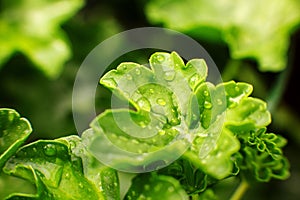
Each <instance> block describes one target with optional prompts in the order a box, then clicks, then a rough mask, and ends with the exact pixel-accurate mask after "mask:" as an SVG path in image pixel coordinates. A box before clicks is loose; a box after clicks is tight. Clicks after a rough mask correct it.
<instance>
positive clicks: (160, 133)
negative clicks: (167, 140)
mask: <svg viewBox="0 0 300 200" xmlns="http://www.w3.org/2000/svg"><path fill="white" fill-rule="evenodd" d="M158 134H159V135H165V134H166V131H164V130H159V131H158Z"/></svg>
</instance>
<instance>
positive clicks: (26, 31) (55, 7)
mask: <svg viewBox="0 0 300 200" xmlns="http://www.w3.org/2000/svg"><path fill="white" fill-rule="evenodd" d="M82 6H83V1H82V0H71V1H67V0H55V1H51V2H50V1H46V0H38V1H34V0H29V1H28V0H26V1H25V0H18V1H14V2H11V1H8V0H4V1H1V8H2V9H1V13H0V43H1V47H0V66H1V65H3V64H4V63H5V62H6V61H7V60H8V59H9V57H10V56H12V54H13V53H15V52H16V51H20V52H22V53H23V54H24V55H25V56H27V57H28V58H29V59H30V60H31V61H32V62H33V63H34V65H35V66H36V67H37V68H38V69H40V70H41V71H42V72H43V73H45V75H47V76H49V77H52V78H54V77H57V76H58V75H59V74H60V72H61V71H62V67H63V65H64V63H65V62H66V61H67V60H68V59H69V58H70V57H71V50H70V47H69V44H68V41H67V38H66V35H65V33H64V32H63V30H62V29H61V27H60V26H61V24H62V23H63V22H65V21H66V20H68V19H69V18H70V17H72V16H73V15H74V14H75V13H76V12H77V11H78V10H79V9H80V8H81V7H82Z"/></svg>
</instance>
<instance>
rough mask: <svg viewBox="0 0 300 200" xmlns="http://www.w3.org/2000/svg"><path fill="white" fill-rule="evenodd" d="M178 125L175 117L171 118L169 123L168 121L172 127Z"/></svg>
mask: <svg viewBox="0 0 300 200" xmlns="http://www.w3.org/2000/svg"><path fill="white" fill-rule="evenodd" d="M179 123H180V121H179V119H178V118H176V117H174V118H172V119H171V121H170V124H171V125H172V126H175V125H177V124H179Z"/></svg>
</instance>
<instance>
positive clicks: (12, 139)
mask: <svg viewBox="0 0 300 200" xmlns="http://www.w3.org/2000/svg"><path fill="white" fill-rule="evenodd" d="M31 131H32V129H31V125H30V123H29V122H28V121H27V119H25V118H21V117H20V115H19V113H17V112H16V111H15V110H13V109H8V108H0V169H2V167H3V166H4V164H5V162H6V161H7V160H8V159H9V158H10V157H11V156H12V155H13V154H14V153H15V152H16V151H17V150H18V148H19V147H20V146H21V145H22V144H23V143H24V142H25V140H26V139H27V138H28V136H29V135H30V133H31Z"/></svg>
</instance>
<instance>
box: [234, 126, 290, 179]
mask: <svg viewBox="0 0 300 200" xmlns="http://www.w3.org/2000/svg"><path fill="white" fill-rule="evenodd" d="M243 139H245V137H243ZM285 144H286V140H285V139H284V138H283V137H281V136H279V135H275V134H273V133H266V129H265V128H262V129H259V130H258V131H255V132H254V131H252V132H250V134H248V140H247V143H245V146H244V147H243V148H242V149H241V151H240V152H239V155H237V156H240V157H241V158H242V159H240V160H237V162H238V167H239V168H241V169H242V170H243V172H244V173H245V174H246V176H247V177H248V179H250V180H251V179H255V180H257V181H260V182H268V181H270V180H271V178H276V179H281V180H284V179H287V178H288V177H289V175H290V173H289V162H288V160H287V159H286V158H285V156H284V155H283V152H282V148H283V147H284V146H285ZM249 172H250V173H249Z"/></svg>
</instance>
